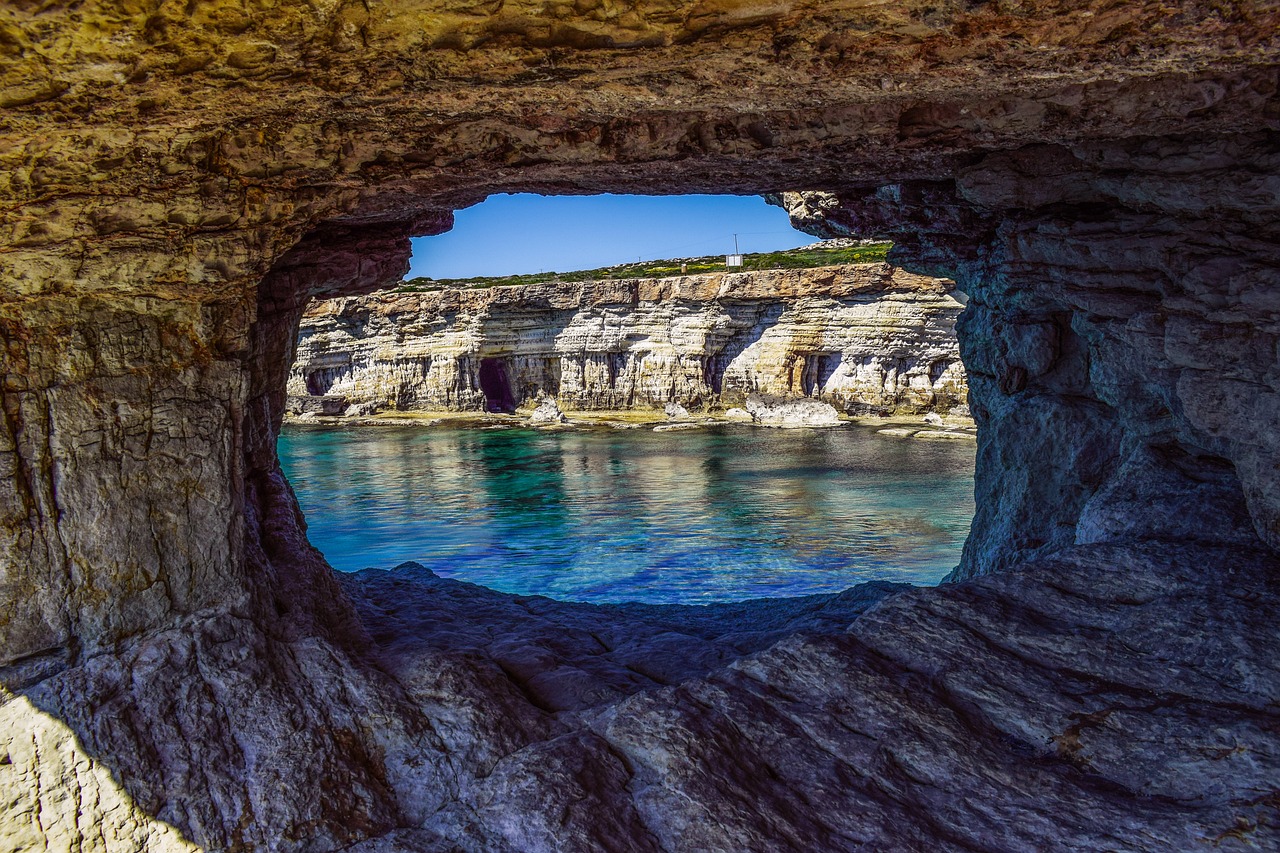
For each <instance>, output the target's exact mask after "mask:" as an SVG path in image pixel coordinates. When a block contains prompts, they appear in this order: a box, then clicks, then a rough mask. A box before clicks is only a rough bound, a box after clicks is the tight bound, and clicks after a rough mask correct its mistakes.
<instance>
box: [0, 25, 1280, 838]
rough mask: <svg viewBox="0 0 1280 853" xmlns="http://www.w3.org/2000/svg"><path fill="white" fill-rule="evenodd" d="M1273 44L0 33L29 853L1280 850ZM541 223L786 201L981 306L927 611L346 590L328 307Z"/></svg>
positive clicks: (0, 809) (1139, 37) (5, 708)
mask: <svg viewBox="0 0 1280 853" xmlns="http://www.w3.org/2000/svg"><path fill="white" fill-rule="evenodd" d="M1278 33H1280V13H1278V12H1277V11H1276V10H1275V8H1274V7H1273V6H1272V5H1270V4H1267V3H1251V2H1242V3H1226V4H1222V3H1218V4H1200V3H1184V4H1181V5H1175V6H1169V5H1167V4H1165V5H1160V4H1149V3H1136V4H1135V3H1129V4H1116V3H1109V2H1087V3H1084V4H1069V5H1064V4H1054V3H1048V2H1039V0H1031V1H1030V2H1020V3H1006V2H994V3H936V2H931V3H926V2H923V0H907V2H903V3H899V4H895V5H892V6H883V5H881V6H875V5H868V4H865V3H861V2H843V0H838V2H834V3H823V4H814V3H804V2H782V3H777V2H752V0H742V1H741V2H739V0H734V2H720V1H719V0H671V1H670V2H656V0H637V1H636V2H630V3H610V2H597V0H588V2H580V3H577V4H568V3H534V2H524V0H521V2H507V3H481V4H465V3H456V2H450V0H427V2H417V1H416V0H415V2H409V0H384V2H377V3H374V2H347V0H336V2H333V3H327V4H320V3H317V4H297V5H287V4H286V5H280V4H269V3H261V2H257V0H211V1H210V2H203V3H186V4H181V3H169V2H156V3H146V4H124V5H121V4H109V3H102V2H96V0H89V2H83V3H58V2H48V3H17V4H10V5H9V6H8V7H6V8H5V9H4V10H0V35H2V37H0V106H3V108H4V111H5V117H6V122H5V124H4V127H3V128H0V140H3V144H2V145H0V163H2V164H3V169H2V170H0V185H2V186H3V188H4V189H3V192H4V194H5V197H6V200H7V202H8V203H7V204H6V205H5V206H4V209H3V211H0V222H2V223H3V232H2V233H3V238H2V239H3V244H4V251H3V252H0V281H3V288H0V333H2V335H3V342H4V347H3V348H2V349H0V366H2V368H3V369H2V370H0V373H3V376H4V386H3V389H2V391H0V395H2V399H3V403H4V419H3V420H2V421H0V466H2V467H3V471H4V476H5V477H6V479H7V481H8V482H9V483H11V487H10V488H7V489H3V490H0V520H2V524H0V595H2V596H3V602H4V607H3V608H2V609H0V721H2V724H0V792H2V793H3V796H2V797H0V849H5V850H15V851H17V850H46V849H49V850H81V851H170V850H208V851H223V850H226V851H317V852H319V851H350V853H391V851H412V852H413V853H425V851H452V850H468V851H470V850H475V851H521V853H523V852H524V851H540V850H561V851H564V850H582V851H597V850H599V851H632V850H635V851H649V850H653V851H712V850H715V851H778V850H796V851H801V850H803V851H814V850H824V851H825V850H832V851H842V850H854V849H860V850H876V851H880V850H885V851H890V850H923V849H927V850H957V851H960V850H982V851H987V850H1082V851H1083V850H1090V851H1092V850H1099V849H1106V850H1135V851H1137V850H1200V849H1223V850H1234V849H1242V850H1243V849H1270V848H1275V847H1277V846H1280V813H1278V809H1280V799H1278V798H1280V734H1278V733H1280V705H1278V704H1277V701H1278V700H1277V694H1278V693H1280V671H1278V667H1280V664H1278V663H1277V657H1276V654H1275V648H1276V646H1275V642H1276V641H1275V636H1276V627H1275V626H1276V625H1277V623H1278V621H1280V620H1278V619H1277V616H1278V615H1280V608H1278V607H1277V605H1278V603H1280V602H1278V598H1280V589H1277V578H1278V576H1280V575H1278V569H1280V562H1278V557H1277V554H1276V549H1277V547H1280V465H1277V464H1276V463H1277V459H1280V429H1277V426H1276V425H1277V423H1280V370H1278V369H1277V367H1278V365H1280V272H1278V271H1277V270H1278V269H1280V249H1278V248H1277V242H1278V240H1280V234H1278V233H1277V229H1278V226H1277V222H1280V217H1278V214H1280V210H1278V209H1277V208H1278V207H1280V95H1278V94H1277V92H1278V91H1280V64H1278V63H1277V59H1278V58H1280V50H1278V47H1280V45H1278V44H1277V39H1278V38H1280V36H1278V35H1277V34H1278ZM507 192H532V193H540V194H546V195H557V194H570V195H573V194H591V193H601V192H612V193H628V192H632V193H650V194H652V193H663V194H677V193H726V194H738V195H766V196H768V198H769V199H770V200H771V201H772V202H773V203H774V204H776V205H778V206H780V207H781V208H783V209H784V210H785V211H786V212H787V213H788V215H789V216H790V218H791V221H792V222H793V223H795V224H796V225H797V227H799V228H801V229H802V230H804V231H806V232H808V233H810V234H813V235H814V236H815V238H856V239H862V238H867V237H875V238H878V239H883V240H889V241H892V242H893V246H894V248H893V250H892V252H891V253H890V255H889V257H888V261H889V263H890V264H892V265H893V267H895V268H897V269H900V270H902V271H903V272H904V274H906V275H914V276H927V277H938V278H945V279H947V280H949V281H951V282H954V283H955V285H956V287H957V288H958V289H959V291H961V292H962V293H963V294H964V295H965V305H964V310H963V312H962V313H959V315H958V319H957V331H958V335H959V338H958V340H959V344H958V345H959V354H960V357H961V358H962V360H963V365H964V372H965V375H966V377H967V402H968V406H969V409H970V411H971V414H972V417H973V419H974V421H975V422H976V424H977V457H976V459H977V461H976V468H975V471H974V503H975V513H974V518H973V522H972V526H971V529H970V531H969V534H968V538H967V539H966V541H965V544H964V547H963V554H962V556H961V557H960V559H959V564H958V566H957V567H956V568H955V570H954V571H953V572H951V573H950V575H949V577H948V578H947V580H946V582H944V583H942V584H940V585H938V586H927V587H916V588H909V589H902V588H898V587H894V586H891V585H886V584H869V585H864V586H859V587H854V588H852V589H850V590H848V591H846V592H844V593H839V594H836V595H835V596H834V597H832V598H830V599H828V600H826V601H825V602H824V603H823V604H822V605H821V606H813V605H812V604H809V605H804V606H800V605H797V604H796V603H795V602H794V601H792V602H788V600H787V599H776V600H774V601H771V602H766V603H763V604H734V603H725V604H720V605H715V606H712V607H707V608H689V607H680V606H678V605H674V606H673V605H636V606H607V605H606V606H595V605H584V604H575V603H572V602H557V601H552V600H549V599H539V598H527V597H520V596H512V595H505V594H502V593H498V592H491V591H490V592H487V591H472V592H469V593H467V594H466V595H459V594H458V593H457V590H458V587H456V586H449V585H448V584H445V583H442V582H441V580H440V579H439V578H436V577H435V576H433V575H431V574H430V573H428V572H425V571H422V570H421V569H419V568H415V567H412V566H408V567H402V568H401V569H400V570H396V571H382V572H364V573H357V574H351V575H346V574H339V573H336V572H335V571H334V570H333V569H332V568H331V567H330V566H329V565H328V563H327V562H326V560H325V559H324V557H323V555H322V554H321V553H320V551H318V550H317V549H316V548H314V547H313V546H312V544H311V543H310V542H309V541H308V536H307V528H306V521H305V520H304V518H303V516H302V513H301V511H300V510H299V507H298V503H297V500H296V497H295V494H294V492H293V489H292V488H291V486H290V484H289V482H288V480H287V479H286V478H285V476H284V474H283V472H282V469H281V467H280V463H279V459H278V457H277V446H278V445H277V440H278V437H279V433H280V430H281V425H282V423H283V421H284V419H285V416H286V412H287V410H288V409H289V405H290V404H289V400H290V398H291V396H298V395H297V394H292V393H291V392H290V390H289V388H290V383H291V381H293V382H296V381H301V382H302V384H303V388H304V390H305V391H306V392H307V394H308V395H310V396H316V394H315V392H316V391H321V392H322V393H323V392H324V391H326V390H329V389H328V388H327V387H326V383H328V382H329V380H330V379H331V378H332V377H331V376H327V375H326V374H325V373H324V369H323V368H322V367H321V366H318V365H317V366H316V371H318V372H313V373H307V374H305V375H302V376H301V377H292V378H291V374H292V371H293V365H294V359H295V355H296V351H297V349H298V331H299V328H300V323H301V321H302V318H303V314H304V312H305V311H306V309H307V307H308V305H309V304H311V303H312V302H313V301H315V300H319V299H326V298H331V297H343V296H358V295H362V294H368V293H372V292H374V291H377V290H381V289H384V288H386V287H387V286H388V285H390V284H393V283H395V282H398V281H400V280H401V278H402V276H403V275H404V272H405V270H406V268H407V261H408V258H409V252H410V243H409V240H410V238H411V237H420V236H424V235H431V234H439V233H442V232H444V231H447V230H448V229H449V228H450V226H451V224H452V220H453V212H454V211H456V210H459V209H461V208H464V207H467V206H470V205H472V204H475V203H477V202H479V201H480V200H481V199H483V198H485V197H486V196H489V195H493V194H497V193H507ZM822 355H824V353H823V352H819V351H817V350H815V351H814V352H813V356H814V360H813V362H812V364H808V363H801V364H800V365H799V372H798V373H797V374H795V380H796V382H797V383H798V384H799V388H800V390H801V392H802V393H811V392H812V391H813V388H814V383H818V382H819V379H818V377H819V376H821V375H822V374H823V373H824V372H825V371H826V370H828V369H834V368H833V367H832V366H831V365H830V364H829V363H824V362H823V361H822V360H821V358H820V357H821V356H822ZM481 364H482V363H480V364H477V371H479V370H480V369H482V367H481ZM599 369H600V370H601V371H602V373H601V374H600V375H601V376H604V377H610V376H611V373H610V371H611V370H613V371H614V373H613V374H612V378H613V380H614V381H615V382H616V379H617V373H616V371H617V370H618V369H619V365H614V366H613V367H612V368H611V367H610V365H609V363H607V362H605V363H601V364H600V365H599ZM944 370H945V368H940V372H939V374H938V377H939V378H941V376H942V371H944ZM487 375H488V376H489V379H490V381H489V389H488V391H487V392H486V391H485V389H484V388H483V387H479V388H478V390H479V392H480V396H479V402H480V403H481V404H484V405H486V406H491V407H498V408H501V407H509V404H510V403H512V402H516V401H515V400H512V399H509V398H508V395H509V394H510V396H514V395H515V393H516V391H517V390H518V389H517V388H516V387H514V382H515V377H513V376H512V375H510V374H509V373H503V374H502V375H503V376H505V378H506V384H505V385H503V383H502V382H500V381H499V380H498V379H497V378H496V377H497V376H498V375H499V374H498V371H497V370H496V369H495V368H490V369H489V370H488V371H487ZM703 376H704V378H705V379H706V380H708V381H706V382H705V383H704V384H705V386H706V387H707V388H711V389H713V390H714V393H716V394H723V393H726V391H725V386H724V382H723V379H724V375H723V374H722V373H720V372H718V370H717V369H711V370H709V371H708V372H707V373H705V374H703ZM806 377H807V378H806ZM826 379H830V376H827V377H826ZM477 381H478V382H479V373H477ZM481 384H483V383H481ZM384 568H386V569H391V568H393V567H390V566H388V567H384Z"/></svg>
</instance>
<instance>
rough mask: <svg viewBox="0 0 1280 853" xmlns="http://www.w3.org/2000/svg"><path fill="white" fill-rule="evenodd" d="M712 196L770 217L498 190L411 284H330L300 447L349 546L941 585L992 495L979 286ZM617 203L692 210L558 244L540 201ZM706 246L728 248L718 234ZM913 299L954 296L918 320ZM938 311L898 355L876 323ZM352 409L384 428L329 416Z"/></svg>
mask: <svg viewBox="0 0 1280 853" xmlns="http://www.w3.org/2000/svg"><path fill="white" fill-rule="evenodd" d="M704 198H708V197H704ZM709 198H710V200H711V201H712V202H713V203H714V204H716V205H719V206H720V209H722V210H730V208H731V207H732V205H733V204H740V203H742V202H743V201H746V202H748V203H750V204H751V205H752V206H753V207H754V208H756V212H758V213H761V212H762V213H763V214H764V215H765V217H766V219H765V220H763V224H755V225H752V224H741V223H739V222H738V221H735V220H732V219H731V217H730V216H729V214H727V213H718V214H715V215H710V214H708V213H706V212H705V211H698V210H697V204H696V200H690V199H685V198H680V197H677V198H675V199H661V198H659V199H655V198H652V197H631V198H628V197H561V198H560V199H558V200H559V201H562V202H566V201H567V202H571V203H572V204H577V205H581V206H582V208H583V211H585V212H582V211H579V212H572V211H571V212H570V214H569V215H568V216H569V218H568V219H567V220H566V219H563V218H562V219H560V220H558V221H557V220H556V218H555V216H552V215H551V214H550V213H548V212H547V210H546V209H545V208H541V207H540V205H542V204H543V203H545V202H547V201H550V200H551V199H547V198H545V197H537V196H508V197H499V198H498V199H496V200H491V202H486V203H485V204H481V205H477V206H476V207H475V208H474V209H468V210H471V211H472V212H474V213H475V214H476V215H477V216H481V215H483V216H485V217H489V219H488V221H485V222H483V223H482V224H480V225H479V226H477V227H474V228H468V227H467V221H466V219H467V216H466V215H467V213H468V210H464V211H462V212H461V213H459V214H458V217H457V224H456V226H455V228H454V229H453V230H452V231H450V232H448V233H446V234H444V235H441V236H437V237H429V238H422V239H421V240H419V241H417V244H416V246H415V254H414V258H413V261H412V265H411V271H410V273H409V274H408V275H407V276H406V277H405V280H404V281H403V282H401V283H399V284H398V285H394V286H393V287H392V288H390V289H389V290H387V291H384V292H382V293H374V294H372V295H370V296H367V297H362V298H359V299H344V300H339V301H337V302H335V303H333V304H328V305H317V306H313V307H312V309H311V310H310V311H309V312H308V314H307V316H306V318H304V321H303V324H302V329H301V332H300V334H299V338H298V349H297V360H296V362H295V364H294V367H293V371H292V378H291V379H290V385H289V391H290V393H291V394H293V395H314V394H316V392H317V391H320V392H321V393H323V394H324V395H325V398H324V404H323V405H321V404H320V403H319V402H316V403H312V404H308V405H298V406H293V410H294V411H304V412H315V413H316V414H314V415H304V416H302V417H300V418H297V420H298V421H299V423H301V421H304V420H305V421H307V422H308V423H309V424H310V428H308V429H304V430H300V429H295V428H293V427H291V426H289V425H286V429H285V431H284V434H283V435H282V436H281V439H280V446H279V451H280V457H281V461H282V464H283V465H284V468H285V471H286V473H287V474H288V476H289V478H290V481H291V482H292V484H293V485H294V488H295V490H296V492H297V494H298V498H299V501H300V503H301V505H302V507H303V509H304V511H306V513H307V515H308V518H309V519H311V522H312V523H311V532H310V538H311V539H312V541H313V542H314V544H316V545H317V546H318V547H320V549H321V550H322V551H323V552H324V553H325V555H326V557H327V558H328V560H329V561H330V563H331V564H332V565H334V566H335V567H336V568H338V569H340V570H346V571H354V570H359V569H363V568H366V567H377V568H391V567H393V566H396V565H398V564H400V563H403V562H405V561H414V562H417V563H419V564H421V565H424V566H426V567H427V568H429V569H431V570H432V571H433V572H435V573H436V574H437V575H441V576H444V577H448V578H456V579H458V580H468V581H472V582H475V583H479V584H481V585H484V586H489V587H491V588H493V589H496V590H500V591H505V592H515V593H522V594H541V595H547V596H549V597H552V598H561V599H570V600H581V601H592V602H600V603H606V602H619V601H627V600H639V601H647V602H650V603H702V602H711V601H727V600H742V599H751V598H769V597H778V596H797V595H805V594H812V593H822V592H832V593H834V592H838V591H840V590H843V589H845V588H847V587H849V586H852V585H855V584H856V583H858V582H860V581H864V580H875V579H894V580H902V581H907V582H911V583H936V582H937V581H938V580H939V579H941V577H942V576H943V575H945V574H946V573H947V571H949V570H950V569H951V568H953V567H954V566H955V564H956V563H957V562H958V560H959V551H960V545H961V543H962V542H963V540H964V537H965V535H966V534H967V530H968V526H969V523H970V521H971V519H972V515H973V503H972V476H973V430H972V427H971V424H970V423H969V422H967V421H965V420H964V418H963V414H964V385H963V370H962V368H961V367H960V361H959V354H958V351H956V347H955V340H954V323H955V317H956V315H958V313H959V310H960V309H961V307H962V305H963V296H962V295H961V294H958V293H955V292H954V291H953V286H951V285H950V283H948V282H944V281H943V280H940V279H931V278H927V277H923V276H912V275H910V274H907V273H903V272H901V271H897V272H895V271H892V269H891V268H888V267H886V266H885V265H884V263H883V261H884V257H885V253H886V251H887V249H888V248H889V245H888V244H887V243H883V242H876V241H874V240H855V239H845V240H838V241H822V240H817V239H815V238H814V237H812V236H810V235H808V234H803V233H800V232H796V231H795V230H794V229H791V228H790V226H789V224H788V222H787V215H786V213H785V212H784V211H783V210H782V209H781V208H779V207H773V206H770V205H768V204H766V203H765V202H764V201H763V200H762V199H760V198H750V199H745V200H744V199H741V198H737V197H731V198H730V199H727V200H726V199H723V198H717V197H709ZM664 203H665V204H671V203H674V204H675V207H674V208H671V209H669V210H668V211H667V212H666V213H662V212H661V210H660V208H661V205H662V204H664ZM490 204H495V205H496V209H490V208H488V207H487V205H490ZM600 204H605V205H606V207H607V206H608V205H610V204H612V205H622V206H624V207H626V206H628V205H630V206H632V209H631V210H630V212H629V213H628V221H629V222H632V223H635V222H637V221H643V222H651V221H658V220H675V222H674V225H673V223H672V222H671V221H667V222H666V233H667V236H666V237H665V238H664V239H665V242H657V243H655V244H654V246H653V247H652V248H645V247H641V248H636V245H635V244H632V245H630V246H628V247H626V248H625V249H624V248H620V247H619V246H614V247H613V249H612V251H613V252H614V254H613V255H611V256H610V255H603V256H602V255H598V254H587V255H579V256H577V258H576V259H575V258H572V257H571V258H569V259H568V260H564V259H556V258H555V257H554V256H551V255H544V254H539V250H540V248H541V244H549V243H554V242H555V240H553V239H552V238H551V237H548V236H547V235H546V234H543V235H541V236H539V235H538V234H537V233H536V228H534V224H535V223H538V222H542V223H543V224H546V223H547V222H548V221H551V222H552V227H553V229H559V230H560V231H563V232H565V233H575V234H576V233H579V232H583V231H584V230H585V229H587V228H588V225H589V224H591V223H592V222H595V221H598V220H600V219H601V218H602V215H601V213H600V208H598V207H593V205H600ZM655 205H657V206H658V207H657V208H655V207H654V206H655ZM681 206H684V207H686V208H691V209H693V210H694V211H695V213H694V214H693V215H692V219H696V220H699V221H701V222H703V223H706V222H710V223H711V229H712V231H713V232H716V233H712V234H711V236H705V235H704V234H699V233H697V232H696V231H695V230H693V224H692V220H689V219H686V220H685V221H683V222H681V221H679V219H680V216H681V210H680V208H681ZM521 208H524V210H521ZM637 209H638V210H642V211H646V212H645V213H644V214H643V215H641V214H637V213H636V212H635V211H636V210H637ZM530 211H532V212H530ZM655 211H657V212H655ZM513 217H514V218H513ZM767 229H772V232H773V235H772V236H777V235H778V234H780V235H781V238H780V240H775V241H774V242H772V243H770V242H768V240H766V239H765V238H767V237H770V236H771V233H770V231H769V230H767ZM629 230H630V231H631V232H639V231H642V230H643V229H641V228H639V227H638V226H634V225H632V226H631V227H630V228H629ZM719 232H723V233H719ZM495 233H501V234H503V235H521V236H522V237H527V238H528V239H527V240H523V241H517V240H514V239H512V240H510V241H508V240H506V238H505V236H504V238H503V239H502V240H495V239H494V237H493V235H494V234H495ZM673 233H674V234H676V235H677V236H676V237H674V238H673V237H672V234H673ZM735 236H736V241H735ZM449 239H453V240H454V243H453V244H450V243H449V242H448V240H449ZM646 239H654V238H653V237H651V236H650V237H647V238H646ZM581 242H582V244H583V245H584V246H587V247H588V248H589V249H591V250H597V249H599V248H600V245H601V244H602V243H603V242H606V241H604V240H603V239H601V238H595V239H591V238H588V239H585V240H582V241H581ZM495 243H503V244H504V245H503V246H502V250H501V251H499V250H498V249H497V248H495ZM507 243H510V244H511V245H505V244H507ZM735 243H736V245H735ZM553 248H554V247H553ZM707 248H715V249H719V250H720V253H716V254H695V252H697V251H698V250H699V249H702V250H704V251H705V249H707ZM735 250H742V251H741V253H740V255H741V256H740V257H734V256H735V255H738V254H739V252H737V251H735ZM632 252H634V253H635V255H634V259H632V258H631V253H632ZM609 261H613V262H612V263H609ZM498 262H502V263H506V264H508V266H505V267H504V266H494V265H493V264H495V263H498ZM432 264H434V265H435V266H431V265H432ZM726 288H728V289H727V290H726ZM720 293H727V294H730V296H729V298H728V299H723V300H721V299H720V298H719V297H718V296H716V295H715V294H720ZM848 294H853V295H852V296H850V295H848ZM904 306H914V307H913V308H912V309H911V310H917V309H919V307H920V306H926V307H927V312H932V313H930V314H929V315H928V316H927V317H924V316H922V317H916V316H914V315H912V316H910V317H908V322H906V323H905V324H903V323H901V322H900V318H901V317H902V316H903V311H904V310H906V309H905V308H904ZM921 310H923V309H921ZM895 318H898V319H895ZM895 323H898V324H899V325H894V324H895ZM824 324H826V326H824ZM912 324H914V325H912ZM917 327H919V328H926V327H927V328H930V329H933V330H934V331H935V332H936V331H937V330H943V331H945V332H946V334H945V335H941V336H940V337H938V339H937V340H934V339H930V340H924V339H917V338H919V336H918V335H917V338H911V339H910V340H908V341H907V342H906V344H899V345H897V346H896V348H895V349H893V350H892V351H889V350H885V351H882V352H880V351H875V350H874V349H871V350H869V349H867V347H868V346H870V344H869V343H868V341H866V340H862V339H860V338H859V337H858V332H857V330H858V329H861V328H874V329H878V330H880V331H881V332H883V331H884V330H885V329H900V331H901V332H902V334H903V335H907V330H909V329H913V328H917ZM913 334H914V333H913ZM931 334H933V332H931ZM881 337H883V335H881ZM908 337H909V335H908ZM391 341H394V342H397V343H396V344H395V346H394V347H393V346H390V345H389V344H388V342H391ZM319 375H323V377H324V379H325V382H324V383H323V385H321V384H319V383H317V382H316V381H315V379H316V377H317V376H319ZM340 412H346V413H347V414H345V415H344V414H339V413H340ZM926 412H927V413H928V414H929V415H930V417H931V418H933V420H932V421H929V422H926V420H925V419H924V417H923V415H924V414H925V413H926ZM351 413H356V414H357V415H358V416H359V418H360V419H361V420H358V421H357V420H355V419H353V418H352V417H351ZM855 416H856V417H864V418H870V420H867V421H866V422H865V423H859V422H858V421H856V417H855ZM886 418H888V419H889V420H892V421H893V422H892V423H889V422H887V421H886V420H885V419H886ZM895 418H896V420H894V419H895ZM356 423H358V424H365V423H367V424H370V426H369V427H368V428H367V429H366V428H365V427H363V426H360V427H358V428H357V429H348V430H334V431H330V430H316V429H314V427H315V426H317V425H340V424H356ZM393 424H394V425H393ZM428 424H430V425H431V426H429V427H428V426H427V425H428ZM908 424H910V425H908ZM407 425H408V426H407ZM788 427H790V428H791V429H788ZM881 433H889V434H887V435H885V434H881ZM925 433H931V434H932V435H933V436H934V438H933V440H923V439H913V438H911V436H913V435H915V434H921V435H923V434H925ZM851 519H852V520H855V521H854V522H853V524H854V526H855V527H860V530H861V532H860V533H854V532H852V530H851V528H850V527H849V526H848V525H849V520H851ZM842 525H843V526H842Z"/></svg>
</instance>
